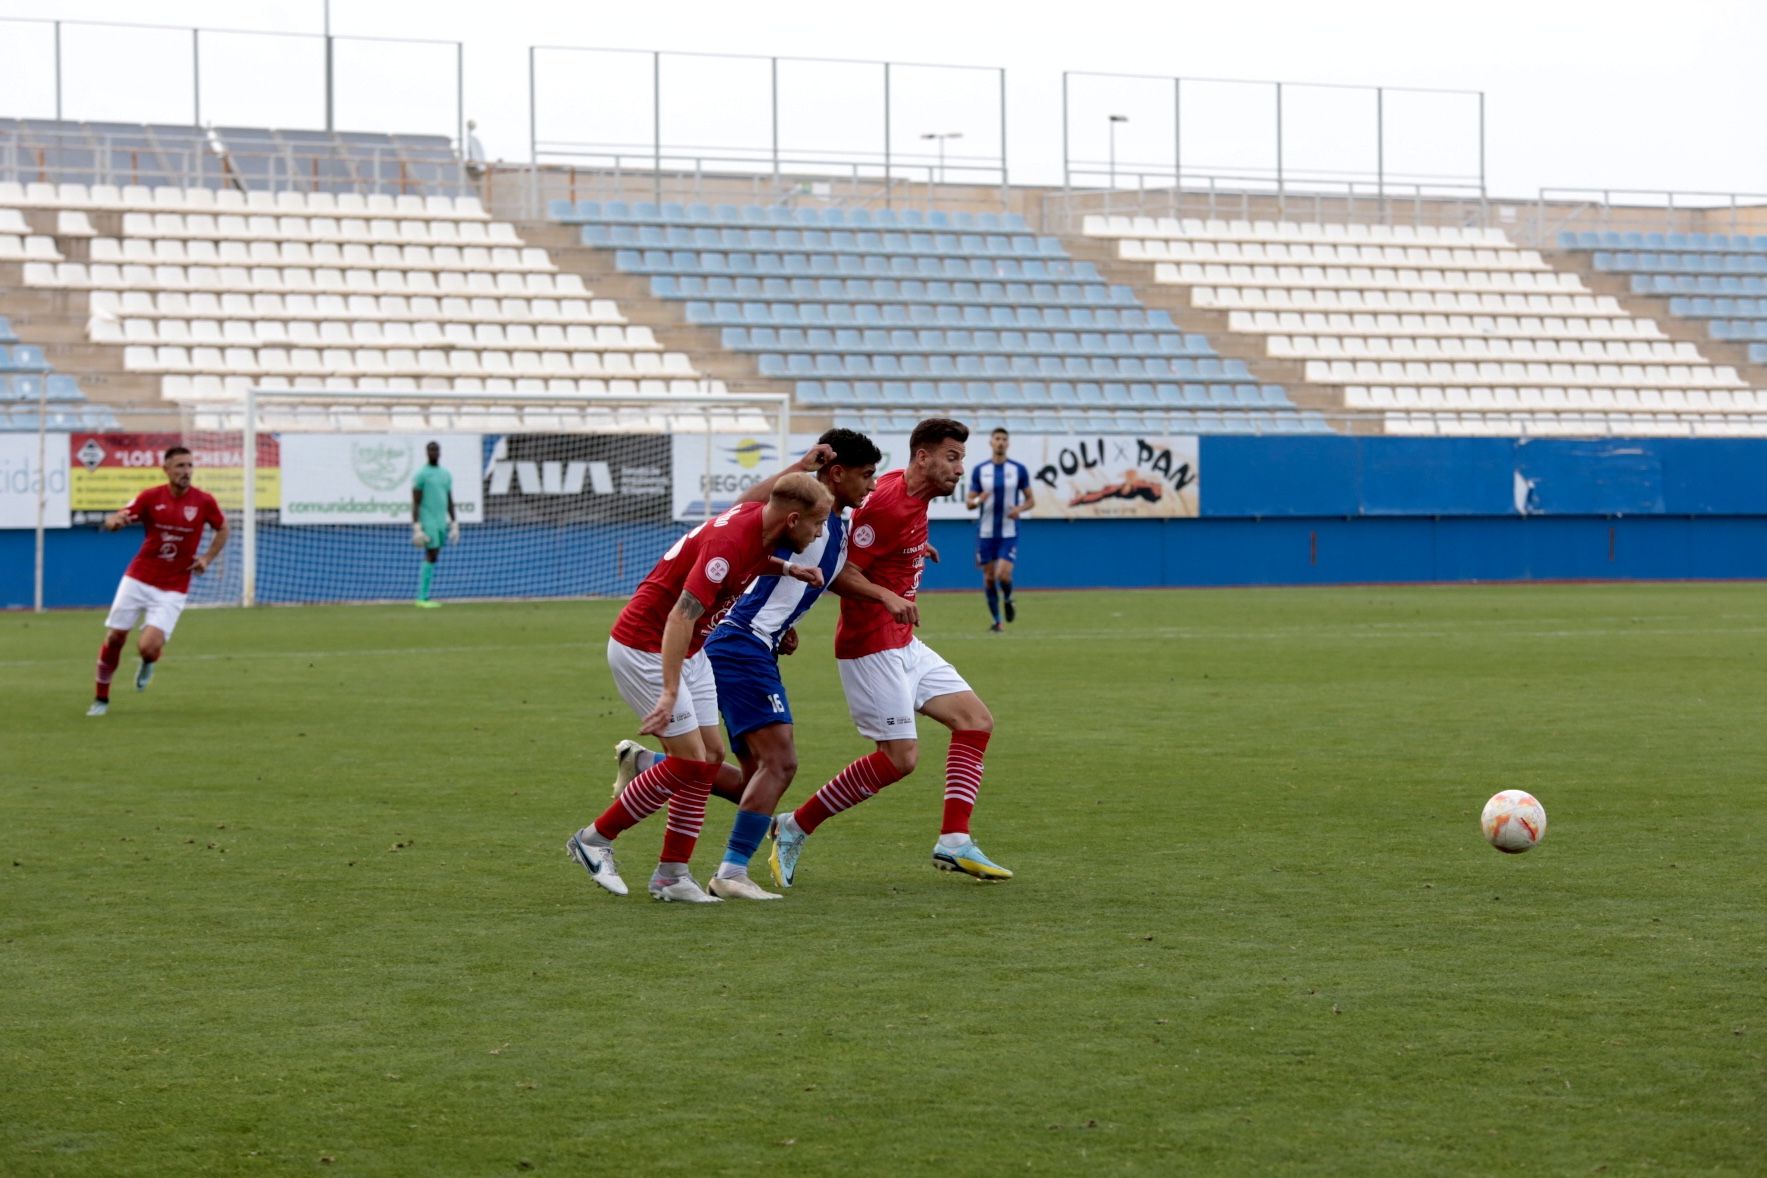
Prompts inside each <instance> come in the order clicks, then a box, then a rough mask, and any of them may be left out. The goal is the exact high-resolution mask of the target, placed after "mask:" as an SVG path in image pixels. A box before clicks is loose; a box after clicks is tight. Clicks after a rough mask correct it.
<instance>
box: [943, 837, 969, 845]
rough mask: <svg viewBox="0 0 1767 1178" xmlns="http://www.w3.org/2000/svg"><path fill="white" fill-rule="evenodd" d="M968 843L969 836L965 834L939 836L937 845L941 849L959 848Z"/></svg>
mask: <svg viewBox="0 0 1767 1178" xmlns="http://www.w3.org/2000/svg"><path fill="white" fill-rule="evenodd" d="M968 841H969V836H968V835H967V834H942V835H940V836H939V845H940V846H941V847H961V846H962V845H963V844H964V843H967V842H968Z"/></svg>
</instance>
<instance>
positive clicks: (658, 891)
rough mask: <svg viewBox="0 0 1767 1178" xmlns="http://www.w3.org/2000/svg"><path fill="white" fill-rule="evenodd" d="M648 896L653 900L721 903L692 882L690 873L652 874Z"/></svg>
mask: <svg viewBox="0 0 1767 1178" xmlns="http://www.w3.org/2000/svg"><path fill="white" fill-rule="evenodd" d="M650 898H651V899H653V900H676V901H684V902H686V903H688V904H722V903H723V901H722V900H720V899H718V897H716V896H708V895H706V894H705V892H703V891H701V890H700V886H699V885H698V884H696V883H694V882H693V877H692V876H691V875H677V876H673V877H668V878H665V877H662V876H652V877H651V880H650Z"/></svg>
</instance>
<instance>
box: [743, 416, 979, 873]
mask: <svg viewBox="0 0 1767 1178" xmlns="http://www.w3.org/2000/svg"><path fill="white" fill-rule="evenodd" d="M968 439H969V428H968V427H967V426H965V425H964V424H963V423H962V422H958V421H952V420H951V419H949V418H944V417H930V418H928V419H927V420H925V421H923V422H921V423H920V424H919V425H917V426H915V427H914V432H913V434H911V435H910V436H909V439H908V454H909V458H908V465H907V467H906V468H905V469H903V470H895V471H891V472H890V473H889V474H886V475H884V476H883V478H881V479H879V480H878V482H877V489H876V490H875V491H873V492H872V493H871V497H870V498H868V499H866V500H865V503H864V505H863V506H861V507H860V508H859V510H858V511H856V512H854V513H853V518H852V521H851V522H852V538H851V540H850V541H849V543H848V556H847V566H846V568H844V569H842V570H841V573H840V576H839V577H837V578H836V579H835V583H834V585H833V589H834V591H835V592H836V593H838V594H839V595H840V597H841V617H840V624H839V626H838V627H837V628H836V630H835V638H834V657H835V659H836V660H837V662H838V664H839V666H840V675H841V686H842V687H843V688H845V689H846V694H847V708H848V710H849V711H850V712H851V713H852V716H853V722H854V724H855V725H857V726H858V729H859V734H860V735H861V736H864V737H867V738H869V739H871V740H874V741H876V742H877V751H876V752H874V753H872V754H871V755H870V756H867V757H862V758H860V759H859V760H857V761H854V762H853V763H852V764H851V765H848V766H847V767H846V768H845V769H843V770H841V772H840V773H839V774H838V775H836V777H835V778H834V780H832V781H830V782H829V783H828V784H826V785H824V786H823V787H822V788H821V789H819V790H817V791H816V792H815V793H814V794H812V795H811V796H810V798H809V800H808V801H806V802H805V803H804V804H803V805H801V806H799V807H798V808H797V809H796V810H795V811H793V812H792V813H789V814H784V815H781V816H780V817H779V818H778V819H777V820H775V822H774V823H773V853H772V866H773V875H774V878H775V879H777V880H778V881H779V883H780V885H781V886H783V887H790V886H791V885H792V881H793V879H794V877H795V876H796V875H797V865H798V856H799V855H801V854H802V853H803V849H804V840H805V839H806V838H807V837H809V835H810V834H811V833H812V832H814V831H815V830H816V828H817V827H818V826H820V825H822V823H823V822H824V821H826V820H827V819H828V818H830V817H832V816H833V815H835V814H838V813H840V812H841V811H842V810H846V809H849V808H851V807H853V806H856V805H858V804H859V803H860V802H862V801H864V800H865V799H866V798H869V797H871V796H872V795H873V794H875V793H876V792H877V791H878V790H880V789H882V788H883V787H884V786H886V785H889V784H890V783H891V782H893V781H900V780H901V779H902V778H904V777H906V776H908V775H909V774H910V773H912V772H914V767H915V764H916V762H917V761H918V760H919V756H920V742H919V740H918V739H917V736H916V732H915V721H914V716H915V713H917V712H918V713H921V714H923V715H926V716H929V717H931V718H932V719H934V720H937V721H938V722H939V723H941V724H943V725H945V727H947V728H949V729H950V730H951V748H950V752H949V753H948V754H947V755H946V759H945V813H944V821H943V824H942V825H941V827H940V834H939V839H938V842H937V843H936V844H935V845H934V846H933V865H934V866H935V867H938V868H940V869H941V870H945V871H962V872H966V873H967V874H969V875H973V876H975V877H977V878H978V879H1011V878H1012V872H1010V871H1008V870H1007V869H1006V868H1004V867H1002V866H1000V865H999V864H998V863H995V862H994V861H993V860H992V859H989V858H988V857H987V856H986V855H984V854H982V850H981V848H980V847H978V846H976V844H975V840H974V839H973V838H971V837H970V833H969V820H970V815H971V813H972V811H973V810H974V809H975V803H976V793H977V791H978V790H980V788H981V784H982V757H983V754H984V753H985V752H986V750H987V747H988V738H989V736H990V734H991V733H992V732H993V730H994V717H993V716H992V715H991V714H990V713H989V711H988V708H987V706H986V705H985V704H983V703H982V701H981V697H979V696H978V695H976V693H975V692H974V691H971V690H970V687H969V684H967V683H965V682H964V681H963V677H962V676H961V675H959V674H958V673H957V670H956V668H954V667H953V666H952V665H951V664H950V663H948V662H946V661H945V660H944V659H942V658H940V657H939V656H938V654H937V653H936V652H934V651H933V649H932V648H931V647H929V646H927V645H926V644H925V643H924V642H922V641H921V640H920V639H918V638H916V637H915V636H914V627H915V625H916V624H918V623H919V621H920V610H919V607H918V605H916V603H915V600H914V599H915V597H916V595H917V593H918V591H919V588H920V577H921V571H922V569H923V567H924V565H925V562H926V561H927V560H928V559H931V560H935V561H936V560H938V558H939V555H938V552H937V551H936V550H935V549H934V548H933V547H932V545H930V544H929V543H927V523H926V513H927V504H928V503H929V502H931V501H932V500H934V499H937V498H939V497H941V496H944V495H948V494H950V493H951V492H952V491H953V490H955V489H956V487H957V484H958V483H959V482H961V481H962V479H963V444H964V442H965V441H967V440H968Z"/></svg>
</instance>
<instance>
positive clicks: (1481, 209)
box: [1042, 167, 1492, 233]
mask: <svg viewBox="0 0 1767 1178" xmlns="http://www.w3.org/2000/svg"><path fill="white" fill-rule="evenodd" d="M1118 178H1119V180H1120V181H1125V182H1131V181H1132V186H1130V185H1129V184H1127V183H1123V184H1119V185H1118V186H1115V187H1105V188H1091V189H1064V190H1062V191H1059V192H1049V193H1047V194H1045V196H1044V198H1043V219H1042V229H1043V230H1044V232H1047V233H1078V232H1079V231H1080V226H1081V221H1082V219H1083V218H1084V217H1085V216H1086V215H1087V214H1090V213H1105V214H1119V215H1123V214H1127V215H1133V216H1148V217H1174V218H1178V219H1185V218H1198V219H1202V220H1241V221H1259V220H1262V221H1269V220H1281V221H1310V222H1314V223H1326V222H1366V223H1373V224H1409V225H1456V226H1462V227H1483V226H1485V225H1488V224H1489V223H1490V219H1491V207H1492V202H1491V201H1489V199H1488V198H1487V197H1486V196H1485V194H1484V193H1483V192H1482V191H1481V190H1480V189H1479V188H1478V186H1477V185H1474V184H1466V183H1458V182H1455V181H1453V180H1452V179H1439V178H1429V179H1407V180H1403V181H1401V180H1398V179H1394V178H1387V179H1386V180H1384V181H1383V182H1381V183H1380V184H1378V185H1377V184H1376V183H1374V182H1372V181H1370V180H1368V179H1367V178H1365V177H1340V176H1328V175H1321V174H1312V175H1302V176H1295V175H1288V176H1285V177H1284V178H1283V180H1282V182H1281V184H1280V185H1278V184H1277V183H1276V181H1275V180H1274V178H1273V177H1272V176H1270V175H1268V174H1245V175H1229V174H1212V175H1208V176H1201V177H1187V178H1186V181H1185V183H1184V185H1183V186H1182V187H1180V186H1176V185H1173V184H1172V183H1171V177H1170V175H1169V174H1162V173H1159V172H1157V171H1141V170H1138V169H1137V170H1133V171H1131V170H1129V169H1128V168H1127V167H1124V168H1120V169H1119V176H1118Z"/></svg>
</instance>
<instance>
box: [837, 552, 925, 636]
mask: <svg viewBox="0 0 1767 1178" xmlns="http://www.w3.org/2000/svg"><path fill="white" fill-rule="evenodd" d="M829 588H830V589H831V590H833V591H834V592H835V593H836V594H837V595H839V596H841V597H851V598H853V599H854V600H856V601H875V602H877V603H878V604H879V605H881V606H883V607H884V609H885V610H887V611H889V615H890V618H891V620H893V621H897V622H904V623H906V624H908V625H910V626H918V625H920V607H919V606H918V605H916V604H914V602H912V601H909V600H908V599H907V598H906V597H898V596H897V595H896V594H894V593H891V592H890V591H889V590H888V589H885V588H884V587H883V586H882V585H879V584H877V583H876V582H875V581H873V580H872V579H871V578H870V577H867V576H866V575H865V574H864V573H862V572H860V571H859V570H858V569H856V568H854V567H853V566H852V565H850V564H849V565H847V566H846V567H845V568H843V569H841V572H840V575H839V576H838V577H836V578H835V579H834V584H833V585H830V586H829Z"/></svg>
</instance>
